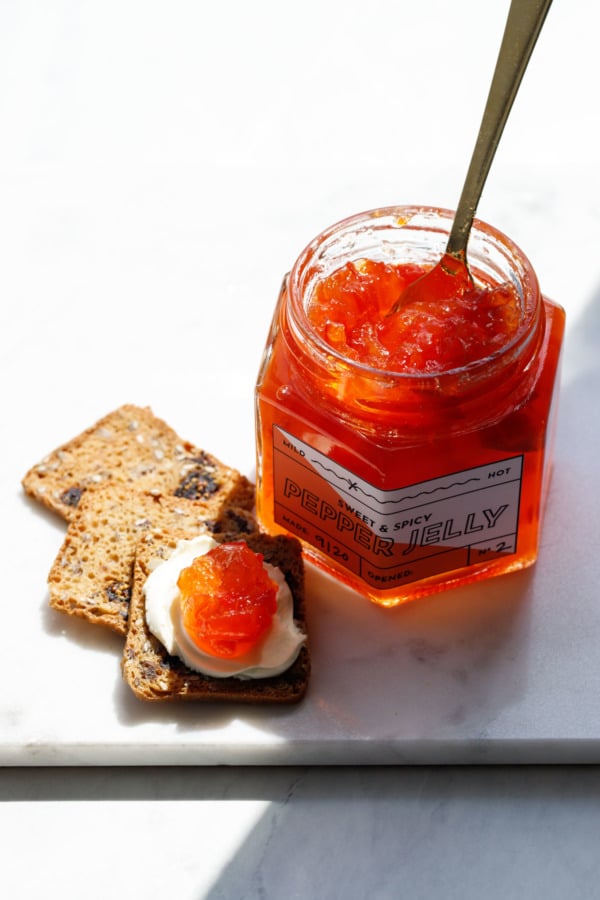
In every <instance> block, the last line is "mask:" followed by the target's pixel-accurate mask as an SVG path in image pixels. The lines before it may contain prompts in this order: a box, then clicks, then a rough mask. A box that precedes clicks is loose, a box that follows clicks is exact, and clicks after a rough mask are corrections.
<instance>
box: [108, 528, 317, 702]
mask: <svg viewBox="0 0 600 900" xmlns="http://www.w3.org/2000/svg"><path fill="white" fill-rule="evenodd" d="M181 536H182V535H177V534H174V533H172V534H165V533H163V534H162V535H155V536H154V537H153V540H152V541H150V542H148V543H143V542H142V543H140V544H139V545H138V551H137V554H136V560H135V569H134V581H133V594H132V598H131V614H130V622H129V630H128V633H127V638H126V642H125V648H124V652H123V660H122V671H123V677H124V678H125V680H126V681H127V683H128V684H129V686H130V687H131V689H132V690H133V692H134V693H135V695H136V696H137V697H139V698H140V699H141V700H150V701H170V700H195V701H204V702H207V701H212V702H215V701H216V702H218V701H229V702H231V701H235V702H239V703H261V704H276V703H297V702H298V701H300V700H301V699H302V698H303V696H304V694H305V693H306V688H307V685H308V680H309V677H310V654H309V649H308V646H307V645H306V644H304V646H303V647H302V648H301V650H300V654H299V656H298V658H297V659H296V661H295V662H294V663H292V665H291V666H290V668H289V669H288V670H287V671H286V672H282V673H281V674H280V675H275V676H273V677H272V678H260V679H255V680H243V679H240V678H211V677H210V676H205V675H201V674H200V673H198V672H194V671H192V670H191V669H189V668H188V667H187V666H186V665H185V663H183V662H182V661H181V660H180V659H179V658H178V657H176V656H171V655H170V654H169V653H167V651H166V650H165V648H164V647H163V646H162V644H161V643H160V641H159V640H157V638H155V637H154V635H153V634H152V633H151V632H150V631H149V629H148V626H147V625H146V615H145V598H144V593H143V590H142V588H143V585H144V582H145V581H146V578H147V577H148V575H149V574H150V572H151V571H152V569H153V568H154V567H155V566H156V565H157V563H159V562H160V561H161V560H164V559H168V557H169V556H170V555H171V553H172V552H173V550H174V548H175V546H176V544H177V540H178V539H179V538H180V537H181ZM242 539H243V540H247V542H248V544H249V546H250V547H251V548H252V549H253V550H254V551H255V552H257V553H262V554H263V556H264V558H265V562H268V563H270V564H271V565H274V566H278V567H279V568H280V569H281V571H282V572H283V574H284V576H285V579H286V581H287V583H288V586H289V588H290V590H291V592H292V596H293V598H294V619H295V621H296V624H297V625H298V627H299V628H300V630H301V631H303V632H304V633H305V634H306V621H305V601H304V567H303V562H302V552H301V548H300V544H299V542H298V541H297V540H296V539H295V538H290V537H286V536H283V535H279V536H276V537H273V536H270V535H266V534H250V535H247V536H242Z"/></svg>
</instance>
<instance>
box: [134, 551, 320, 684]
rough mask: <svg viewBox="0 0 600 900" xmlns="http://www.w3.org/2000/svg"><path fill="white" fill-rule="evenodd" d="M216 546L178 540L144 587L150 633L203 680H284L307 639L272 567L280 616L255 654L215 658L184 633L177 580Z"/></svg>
mask: <svg viewBox="0 0 600 900" xmlns="http://www.w3.org/2000/svg"><path fill="white" fill-rule="evenodd" d="M216 546H217V543H216V541H214V540H213V539H212V538H211V537H210V535H207V534H202V535H198V537H195V538H192V539H191V540H187V541H179V542H178V544H177V547H176V548H175V550H174V551H173V553H172V555H171V556H170V557H169V559H166V560H164V561H163V562H160V563H159V564H158V565H157V566H156V568H155V569H154V570H153V571H152V572H151V573H150V575H149V576H148V578H147V580H146V583H145V585H144V595H145V598H146V621H147V623H148V628H149V629H150V631H151V632H152V634H153V635H154V636H155V637H156V638H158V640H159V641H160V642H161V644H162V645H163V646H164V647H165V649H166V650H167V651H168V652H169V653H170V654H171V655H173V656H178V657H179V658H180V659H181V660H183V662H184V663H185V664H186V666H188V667H189V668H190V669H193V670H194V671H195V672H200V673H202V674H203V675H210V676H211V677H213V678H229V677H231V676H235V677H237V678H268V677H269V676H272V675H279V674H280V673H281V672H284V671H285V670H286V669H288V668H289V667H290V666H291V665H292V663H293V662H294V660H295V659H296V657H297V656H298V653H299V652H300V648H301V647H302V644H303V643H304V641H305V640H306V638H305V636H304V634H302V632H301V631H300V630H299V628H298V627H297V625H296V623H295V622H294V601H293V598H292V593H291V591H290V589H289V587H288V585H287V583H286V580H285V578H284V576H283V573H282V572H281V571H280V569H278V568H275V567H274V566H270V565H268V563H264V566H265V568H266V569H267V571H268V573H269V577H270V578H271V579H272V580H273V581H274V582H275V583H276V584H277V586H278V591H277V612H276V613H275V615H274V616H273V623H272V626H271V629H270V630H269V632H268V633H267V636H266V637H265V638H264V640H262V641H260V642H259V643H258V644H257V645H256V646H255V647H253V648H252V650H250V651H249V652H248V653H246V654H245V655H244V656H239V657H236V658H235V659H222V658H220V657H217V656H211V655H210V654H207V653H203V652H202V650H200V649H199V647H197V646H196V644H195V643H194V642H193V641H192V639H191V638H190V636H189V635H188V633H187V631H186V630H185V628H184V625H183V617H182V614H181V604H180V602H179V588H178V587H177V580H178V578H179V575H180V573H181V571H182V569H185V568H187V567H188V566H191V564H192V562H193V561H194V559H196V558H197V557H199V556H203V555H204V554H205V553H208V551H209V550H211V549H212V548H213V547H216Z"/></svg>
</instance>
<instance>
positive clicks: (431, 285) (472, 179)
mask: <svg viewBox="0 0 600 900" xmlns="http://www.w3.org/2000/svg"><path fill="white" fill-rule="evenodd" d="M551 3H552V0H512V2H511V5H510V9H509V11H508V18H507V20H506V27H505V29H504V36H503V38H502V44H501V46H500V52H499V54H498V60H497V62H496V68H495V70H494V76H493V78H492V83H491V85H490V91H489V94H488V98H487V102H486V105H485V110H484V112H483V118H482V120H481V125H480V127H479V134H478V135H477V142H476V144H475V149H474V150H473V156H472V157H471V163H470V165H469V170H468V172H467V177H466V179H465V183H464V186H463V189H462V194H461V196H460V200H459V202H458V208H457V210H456V214H455V216H454V221H453V223H452V228H451V231H450V235H449V237H448V243H447V244H446V250H445V253H444V255H443V257H442V258H441V260H440V261H439V262H438V263H437V264H436V265H435V266H434V267H433V268H432V269H430V271H429V272H426V273H425V275H422V276H421V277H420V278H418V279H417V280H416V281H413V283H412V284H411V285H409V286H408V287H407V288H406V290H404V291H402V294H401V295H400V297H399V298H398V300H397V301H396V302H395V303H394V305H393V307H392V308H391V310H390V312H389V313H388V315H393V314H394V313H396V312H398V310H399V309H401V308H402V307H403V306H405V305H406V304H407V303H413V302H416V301H417V302H418V301H426V300H427V299H428V297H430V296H432V294H433V296H436V297H439V296H440V294H441V292H444V293H445V294H446V296H447V297H448V299H451V298H452V297H453V296H460V295H461V294H462V293H464V291H466V290H469V289H470V288H472V287H473V277H472V275H471V272H470V271H469V265H468V263H467V243H468V240H469V234H470V232H471V225H472V224H473V218H474V216H475V210H476V209H477V204H478V203H479V198H480V197H481V192H482V190H483V186H484V184H485V180H486V178H487V175H488V172H489V170H490V166H491V164H492V160H493V158H494V154H495V153H496V149H497V147H498V144H499V142H500V138H501V136H502V132H503V131H504V126H505V124H506V120H507V119H508V115H509V113H510V110H511V108H512V105H513V101H514V99H515V97H516V95H517V91H518V90H519V85H520V84H521V79H522V78H523V75H524V73H525V69H526V68H527V63H528V62H529V59H530V57H531V54H532V52H533V48H534V47H535V44H536V41H537V39H538V35H539V33H540V31H541V30H542V25H543V24H544V20H545V18H546V14H547V12H548V10H549V8H550V4H551Z"/></svg>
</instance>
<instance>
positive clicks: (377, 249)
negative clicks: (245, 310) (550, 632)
mask: <svg viewBox="0 0 600 900" xmlns="http://www.w3.org/2000/svg"><path fill="white" fill-rule="evenodd" d="M452 217H453V214H452V213H450V212H448V211H445V210H438V209H432V208H425V207H398V208H388V209H380V210H374V211H372V212H367V213H363V214H361V215H358V216H355V217H352V218H350V219H346V220H345V221H343V222H341V223H339V224H337V225H334V226H333V227H332V228H330V229H328V230H327V231H325V232H323V234H321V235H319V237H317V238H316V239H315V240H314V241H313V242H312V243H311V244H309V246H308V247H307V248H306V249H305V250H304V251H303V252H302V254H301V255H300V257H299V258H298V260H297V261H296V263H295V265H294V266H293V268H292V270H291V272H290V273H289V275H288V276H287V277H286V278H285V280H284V283H283V286H282V290H281V294H280V297H279V302H278V304H277V308H276V310H275V314H274V318H273V323H272V326H271V332H270V335H269V338H268V341H267V346H266V349H265V353H264V357H263V361H262V365H261V369H260V372H259V377H258V382H257V388H256V416H257V506H258V516H259V519H260V521H261V523H262V524H263V526H264V527H265V528H267V529H268V530H269V531H273V532H278V531H279V532H287V533H291V534H294V535H296V536H297V537H298V538H300V540H301V541H302V542H303V545H304V548H305V554H306V556H307V558H308V559H309V560H311V561H312V562H314V563H316V564H317V565H319V566H320V567H322V568H323V569H325V570H326V571H327V572H329V573H330V574H332V575H334V576H335V577H337V578H338V579H339V580H340V581H342V582H344V583H346V584H348V585H350V586H351V587H352V588H354V589H355V590H357V591H359V592H361V593H362V594H364V595H365V596H367V597H368V598H370V599H371V600H373V601H375V602H377V603H379V604H381V605H384V606H396V605H397V604H399V603H402V602H405V601H408V600H411V599H414V598H417V597H419V596H424V595H426V594H429V593H433V592H435V591H439V590H442V589H444V588H448V587H451V586H454V585H459V584H464V583H466V582H470V581H474V580H476V579H480V578H487V577H490V576H492V575H499V574H502V573H505V572H510V571H513V570H516V569H521V568H524V567H525V566H529V565H531V564H532V563H533V562H534V561H535V559H536V557H537V552H538V543H539V533H540V523H541V515H542V508H543V502H544V498H545V495H546V493H547V487H548V479H549V471H550V464H551V446H552V432H553V418H554V411H555V403H554V400H555V394H556V392H557V387H558V377H557V376H558V369H559V360H560V351H561V345H562V339H563V333H564V312H563V310H562V309H561V308H560V307H559V306H557V305H556V304H555V303H552V302H551V301H549V300H547V299H545V298H544V297H543V296H542V295H541V293H540V289H539V285H538V282H537V278H536V275H535V273H534V271H533V269H532V267H531V264H530V263H529V261H528V260H527V258H526V257H525V256H524V255H523V253H522V252H521V250H520V249H519V248H518V247H517V246H516V245H515V244H514V243H513V242H512V241H510V240H509V238H507V237H505V236H504V235H503V234H501V233H500V232H498V231H497V230H495V229H494V228H492V227H490V226H489V225H486V224H484V223H482V222H480V221H477V220H476V221H475V223H474V226H473V230H472V232H471V237H470V242H469V266H470V269H471V273H472V275H473V278H474V286H473V285H467V286H464V285H463V286H461V287H459V288H458V289H457V290H456V291H454V292H453V294H452V296H448V295H447V293H446V292H444V291H439V290H438V289H436V287H435V285H434V287H433V289H432V294H431V296H428V297H427V298H426V299H425V301H422V300H421V301H420V302H419V303H415V304H412V305H411V304H410V303H409V304H408V305H406V306H404V305H403V304H402V302H401V303H400V306H399V309H397V311H395V312H394V313H392V314H391V315H390V314H389V313H390V310H391V309H392V307H394V305H395V304H396V303H397V301H398V300H399V299H400V298H401V297H402V292H403V289H404V287H406V286H407V285H408V284H409V283H410V282H411V281H412V280H414V279H415V278H417V277H419V275H421V274H422V273H423V272H424V271H427V270H429V269H431V268H432V267H433V266H434V265H435V264H436V263H437V262H438V261H439V260H440V259H441V258H442V256H443V254H444V250H445V246H446V242H447V238H448V233H449V230H450V227H451V224H452Z"/></svg>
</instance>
